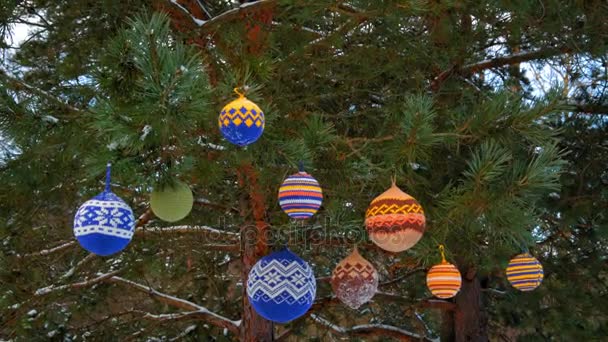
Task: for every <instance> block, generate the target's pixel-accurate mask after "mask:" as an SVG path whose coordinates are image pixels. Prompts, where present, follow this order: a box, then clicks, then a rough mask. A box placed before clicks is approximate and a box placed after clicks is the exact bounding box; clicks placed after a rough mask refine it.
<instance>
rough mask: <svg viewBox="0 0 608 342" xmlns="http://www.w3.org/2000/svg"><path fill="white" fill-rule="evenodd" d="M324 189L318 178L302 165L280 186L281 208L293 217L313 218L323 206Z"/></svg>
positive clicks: (301, 218) (300, 218)
mask: <svg viewBox="0 0 608 342" xmlns="http://www.w3.org/2000/svg"><path fill="white" fill-rule="evenodd" d="M322 202H323V190H322V189H321V186H320V185H319V182H317V180H316V179H315V178H314V177H313V176H311V175H309V174H308V173H306V171H304V169H303V168H302V166H301V165H300V171H299V172H298V173H295V174H293V175H291V176H289V177H287V178H286V179H285V181H283V184H281V187H280V188H279V204H280V205H281V209H283V211H284V212H285V213H286V214H287V215H289V217H291V218H293V219H299V220H305V219H308V218H311V217H312V216H313V215H314V214H315V213H316V212H317V211H318V210H319V208H320V207H321V203H322Z"/></svg>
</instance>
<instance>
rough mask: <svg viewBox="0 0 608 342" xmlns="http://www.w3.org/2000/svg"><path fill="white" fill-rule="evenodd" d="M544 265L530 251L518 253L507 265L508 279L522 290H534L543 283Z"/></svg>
mask: <svg viewBox="0 0 608 342" xmlns="http://www.w3.org/2000/svg"><path fill="white" fill-rule="evenodd" d="M543 278H544V273H543V265H541V263H540V262H539V261H538V260H536V258H535V257H533V256H532V255H530V253H522V254H518V255H516V256H515V257H514V258H513V259H511V261H509V265H508V266H507V279H508V280H509V283H511V285H512V286H513V287H514V288H516V289H518V290H520V291H532V290H534V289H535V288H537V287H538V286H540V283H542V281H543Z"/></svg>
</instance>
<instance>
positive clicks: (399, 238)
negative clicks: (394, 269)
mask: <svg viewBox="0 0 608 342" xmlns="http://www.w3.org/2000/svg"><path fill="white" fill-rule="evenodd" d="M365 227H366V228H367V233H368V235H369V238H370V240H372V242H374V243H375V244H376V245H377V246H378V247H380V248H382V249H384V250H386V251H389V252H393V253H397V252H403V251H405V250H407V249H409V248H411V247H412V246H414V245H415V244H416V243H417V242H418V241H419V240H420V238H422V234H423V233H424V229H425V227H426V219H425V217H424V210H423V209H422V206H421V205H420V203H418V201H416V199H415V198H414V197H412V196H410V195H408V194H406V193H405V192H403V191H401V189H399V188H398V187H397V185H396V184H395V180H394V179H393V185H392V186H391V187H390V189H388V190H386V191H385V192H384V193H382V194H381V195H380V196H378V197H376V198H375V199H374V200H373V201H372V203H370V205H369V207H368V209H367V212H366V213H365Z"/></svg>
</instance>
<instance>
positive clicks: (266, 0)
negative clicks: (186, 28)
mask: <svg viewBox="0 0 608 342" xmlns="http://www.w3.org/2000/svg"><path fill="white" fill-rule="evenodd" d="M171 1H173V0H171ZM275 2H277V0H259V1H255V2H246V3H243V4H241V5H240V6H239V7H235V8H233V9H230V10H228V11H226V12H223V13H221V14H219V15H216V16H215V17H213V18H211V19H209V20H207V21H205V23H204V24H202V25H199V26H201V27H207V26H211V25H213V24H215V23H217V22H220V21H222V20H225V19H228V18H230V17H232V16H234V15H236V14H238V13H239V12H241V11H244V10H251V9H254V8H256V7H263V6H267V5H271V4H274V3H275Z"/></svg>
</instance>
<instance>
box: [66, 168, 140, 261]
mask: <svg viewBox="0 0 608 342" xmlns="http://www.w3.org/2000/svg"><path fill="white" fill-rule="evenodd" d="M134 232H135V217H134V216H133V211H132V210H131V208H130V207H129V206H128V205H127V203H125V201H123V200H122V199H121V198H120V197H118V196H116V195H115V194H114V193H112V192H111V191H110V164H108V168H107V171H106V188H105V190H104V192H102V193H100V194H99V195H97V196H95V197H93V198H92V199H90V200H88V201H86V202H85V203H84V204H83V205H81V206H80V208H79V209H78V211H77V212H76V216H75V217H74V236H76V239H77V240H78V243H80V245H81V246H82V247H83V248H84V249H86V250H87V251H89V252H91V253H94V254H97V255H101V256H107V255H111V254H115V253H118V252H120V251H122V250H123V249H124V248H125V247H127V245H128V244H129V242H130V241H131V238H132V237H133V233H134Z"/></svg>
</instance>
